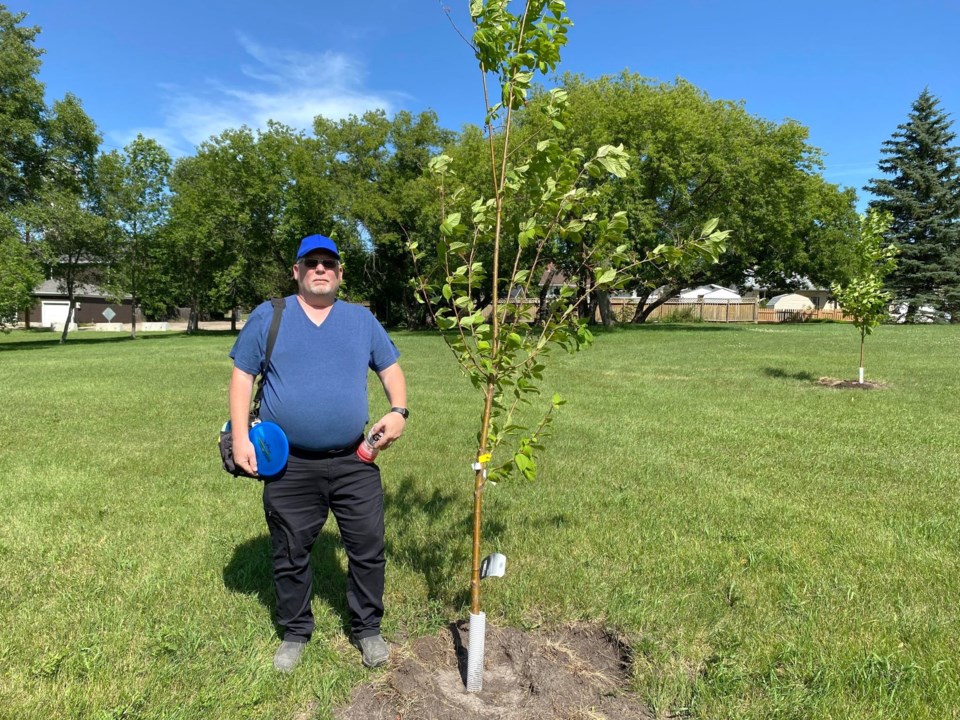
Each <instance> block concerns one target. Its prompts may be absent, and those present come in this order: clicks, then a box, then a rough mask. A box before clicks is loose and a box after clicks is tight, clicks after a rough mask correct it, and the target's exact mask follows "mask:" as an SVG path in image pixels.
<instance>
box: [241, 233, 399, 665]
mask: <svg viewBox="0 0 960 720" xmlns="http://www.w3.org/2000/svg"><path fill="white" fill-rule="evenodd" d="M293 277H294V279H295V280H296V281H297V286H298V291H297V294H296V295H292V296H289V297H287V298H284V303H285V304H284V311H283V315H282V320H281V323H280V331H279V333H278V334H277V339H276V342H275V345H274V349H273V354H272V355H271V358H270V368H269V370H267V372H266V377H265V381H264V386H263V398H262V402H261V408H260V416H261V418H262V419H263V420H269V421H272V422H275V423H277V424H278V425H279V426H280V427H282V428H283V430H284V432H285V433H286V435H287V439H288V440H289V441H290V458H289V460H288V462H287V466H286V467H285V468H284V469H283V470H282V471H281V472H280V473H279V474H278V475H276V476H273V477H270V478H265V481H264V486H263V507H264V511H265V513H266V518H267V526H268V528H269V530H270V540H271V545H272V548H273V578H274V587H275V588H276V595H277V624H278V625H280V626H281V627H282V628H283V633H284V634H283V641H282V642H281V644H280V647H279V648H278V649H277V652H276V654H275V655H274V658H273V664H274V667H275V668H276V669H277V670H279V671H281V672H290V671H291V670H293V669H294V668H295V667H296V666H297V664H298V663H299V662H300V657H301V655H302V654H303V649H304V646H305V644H306V643H307V642H308V641H309V640H310V637H311V635H312V633H313V629H314V621H313V613H312V611H311V609H310V598H311V594H312V590H313V585H312V579H313V576H312V572H311V569H310V551H311V549H312V548H313V544H314V542H315V541H316V539H317V536H318V535H319V533H320V530H321V528H322V527H323V524H324V521H325V520H326V518H327V514H328V511H330V510H332V511H333V514H334V517H336V519H337V524H338V525H339V527H340V535H341V537H342V539H343V545H344V549H345V550H346V553H347V558H348V561H349V562H348V576H347V605H348V607H349V609H350V625H351V639H352V641H353V642H354V644H356V645H357V646H358V648H359V649H360V652H361V653H362V657H363V663H364V664H365V665H366V666H367V667H376V666H378V665H382V664H384V663H385V662H387V659H388V658H389V649H388V647H387V644H386V643H385V642H384V640H383V638H382V637H381V635H380V620H381V618H382V617H383V584H384V567H385V559H384V537H383V488H382V486H381V484H380V470H379V468H378V467H377V466H376V465H373V464H367V463H364V462H362V461H361V460H360V459H359V458H358V457H357V455H356V452H355V451H356V448H357V446H358V445H359V443H360V442H361V440H362V439H363V437H364V433H363V431H364V427H365V426H366V423H367V420H368V417H367V372H368V369H372V370H373V371H374V372H375V373H376V374H377V376H378V377H379V378H380V382H381V383H382V385H383V389H384V392H385V393H386V395H387V400H388V402H389V405H390V406H391V408H390V410H389V411H388V412H387V413H386V414H385V415H384V416H383V417H382V418H380V419H379V420H378V421H377V422H375V423H374V424H373V425H372V426H371V428H370V434H379V435H380V439H379V441H378V442H377V443H376V447H377V448H378V449H381V450H382V449H384V448H388V447H390V445H392V444H393V443H394V442H395V441H396V440H397V438H399V437H400V436H401V435H402V434H403V429H404V426H405V425H406V419H407V416H408V414H409V413H408V411H407V409H406V405H407V388H406V380H405V379H404V376H403V372H402V371H401V369H400V365H399V364H398V363H397V358H398V357H399V353H398V352H397V349H396V347H394V345H393V343H392V342H391V341H390V338H389V337H388V336H387V333H386V332H385V331H384V329H383V327H381V325H380V323H379V322H377V319H376V318H375V317H374V316H373V315H372V314H371V313H370V312H369V311H368V310H367V309H366V308H363V307H361V306H359V305H352V304H350V303H347V302H344V301H342V300H338V299H337V291H338V289H339V288H340V282H341V281H342V280H343V267H342V266H341V265H340V252H339V251H338V250H337V246H336V244H335V243H334V242H333V240H331V239H330V238H327V237H324V236H323V235H310V236H309V237H305V238H304V239H303V240H302V241H301V243H300V248H299V250H298V251H297V259H296V262H295V263H294V265H293ZM272 314H273V307H272V305H271V303H269V302H266V303H263V304H262V305H260V306H259V307H257V308H256V309H255V310H254V311H253V312H252V313H251V314H250V317H249V319H248V320H247V323H246V325H245V326H244V328H243V331H242V332H241V333H240V335H239V336H238V337H237V341H236V343H235V344H234V346H233V349H232V350H231V351H230V357H231V358H233V361H234V368H233V375H232V376H231V378H230V421H231V424H232V427H233V447H234V458H235V460H236V462H237V464H238V465H239V466H240V467H242V468H243V469H244V470H247V471H248V472H251V473H256V470H257V459H256V454H255V453H254V449H253V445H252V444H251V443H250V440H249V437H248V429H249V428H248V424H249V421H248V413H249V407H250V395H251V391H252V389H253V382H254V379H255V377H256V375H257V374H258V373H259V372H260V371H261V365H262V363H263V362H264V354H265V348H266V343H267V333H268V330H269V327H270V321H271V318H272Z"/></svg>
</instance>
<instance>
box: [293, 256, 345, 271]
mask: <svg viewBox="0 0 960 720" xmlns="http://www.w3.org/2000/svg"><path fill="white" fill-rule="evenodd" d="M300 262H302V263H303V266H304V267H306V268H310V269H311V270H315V269H316V267H317V265H323V268H324V270H336V269H337V268H338V267H340V261H339V260H334V259H333V258H305V259H304V260H301V261H300Z"/></svg>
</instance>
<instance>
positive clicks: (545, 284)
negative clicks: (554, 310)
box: [537, 269, 557, 327]
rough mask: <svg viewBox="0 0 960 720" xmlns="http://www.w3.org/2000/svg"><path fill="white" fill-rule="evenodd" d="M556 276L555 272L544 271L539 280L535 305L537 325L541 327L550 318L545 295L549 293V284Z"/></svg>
mask: <svg viewBox="0 0 960 720" xmlns="http://www.w3.org/2000/svg"><path fill="white" fill-rule="evenodd" d="M556 275H557V271H556V270H553V269H551V270H545V271H544V273H543V277H542V278H541V280H540V294H539V296H538V297H539V300H540V302H539V304H538V305H537V325H538V326H539V327H543V326H544V325H545V324H546V322H547V318H548V317H549V316H550V305H549V300H548V298H547V295H548V294H549V293H550V284H551V283H552V282H553V278H555V277H556Z"/></svg>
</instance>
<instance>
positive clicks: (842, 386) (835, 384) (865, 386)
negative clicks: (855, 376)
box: [817, 377, 888, 390]
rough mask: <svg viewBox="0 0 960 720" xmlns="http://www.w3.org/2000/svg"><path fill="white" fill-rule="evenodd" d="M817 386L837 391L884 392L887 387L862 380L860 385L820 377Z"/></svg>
mask: <svg viewBox="0 0 960 720" xmlns="http://www.w3.org/2000/svg"><path fill="white" fill-rule="evenodd" d="M817 385H822V386H823V387H828V388H835V389H837V390H884V389H886V388H887V387H888V385H887V384H886V383H882V382H874V381H871V380H864V381H863V382H862V383H861V382H857V381H856V380H838V379H837V378H832V377H822V378H820V379H819V380H817Z"/></svg>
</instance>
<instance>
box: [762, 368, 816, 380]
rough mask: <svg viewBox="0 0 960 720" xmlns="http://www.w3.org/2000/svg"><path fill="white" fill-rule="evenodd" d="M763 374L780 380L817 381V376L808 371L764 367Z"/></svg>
mask: <svg viewBox="0 0 960 720" xmlns="http://www.w3.org/2000/svg"><path fill="white" fill-rule="evenodd" d="M763 374H764V375H766V376H767V377H771V378H776V379H778V380H799V381H800V382H816V381H817V378H816V377H815V376H814V375H812V374H810V373H808V372H787V371H786V370H784V369H783V368H771V367H768V368H764V369H763Z"/></svg>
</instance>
